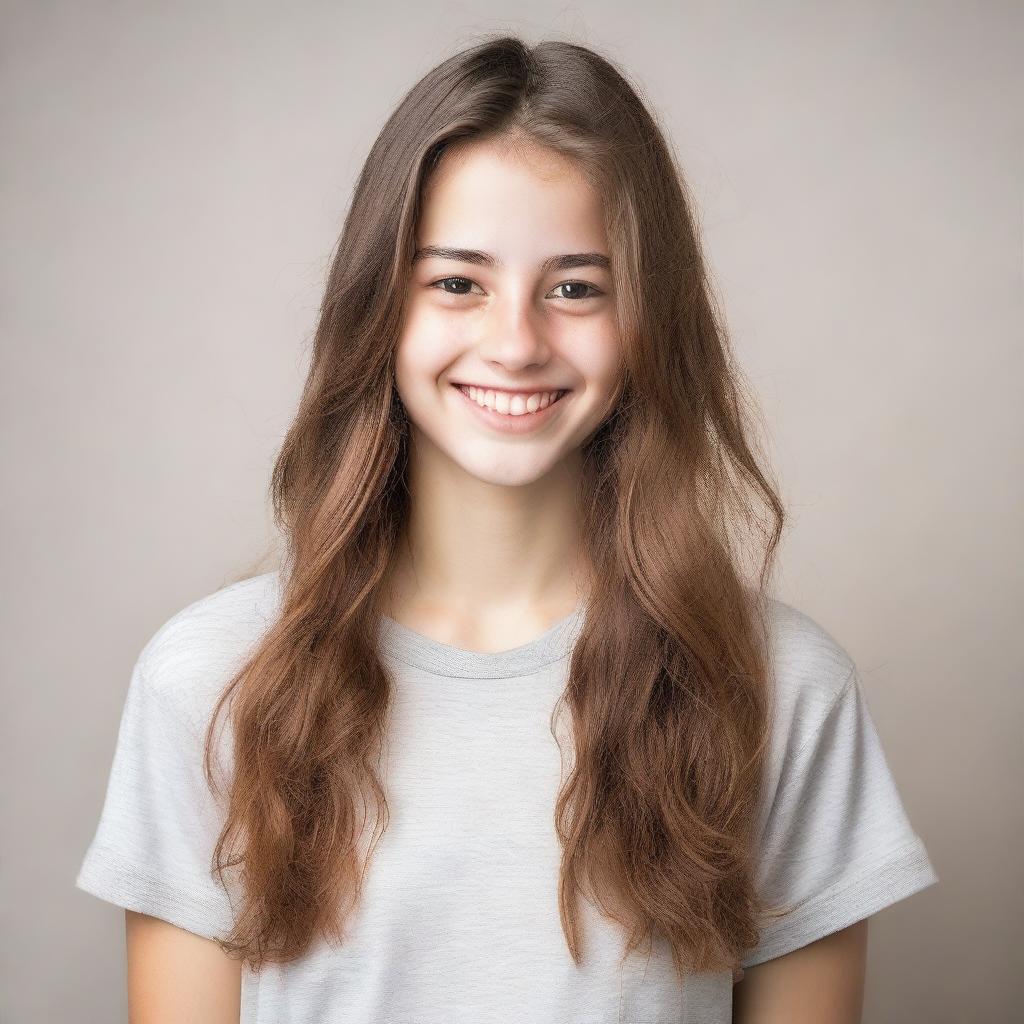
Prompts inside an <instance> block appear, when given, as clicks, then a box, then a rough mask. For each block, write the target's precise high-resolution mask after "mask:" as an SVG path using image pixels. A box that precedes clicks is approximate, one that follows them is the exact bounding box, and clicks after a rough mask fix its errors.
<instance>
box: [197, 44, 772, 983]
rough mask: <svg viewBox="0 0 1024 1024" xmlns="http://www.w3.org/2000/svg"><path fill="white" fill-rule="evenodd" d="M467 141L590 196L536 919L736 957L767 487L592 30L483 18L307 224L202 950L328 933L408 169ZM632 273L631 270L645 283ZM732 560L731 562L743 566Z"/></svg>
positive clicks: (382, 696)
mask: <svg viewBox="0 0 1024 1024" xmlns="http://www.w3.org/2000/svg"><path fill="white" fill-rule="evenodd" d="M487 138H492V139H497V138H501V139H505V140H508V141H510V142H512V143H513V144H514V143H515V142H516V141H517V140H523V141H526V142H529V143H533V144H537V143H539V144H541V145H543V146H545V147H548V148H550V149H552V150H556V151H558V152H559V153H561V154H563V155H565V156H568V157H570V158H572V159H573V160H575V161H576V162H577V163H578V165H579V167H580V168H581V169H582V170H583V172H584V173H585V174H586V175H587V176H588V180H589V181H591V182H593V183H594V184H595V185H596V187H598V188H599V189H600V194H601V195H602V196H603V197H605V204H606V225H607V235H608V240H609V245H610V246H611V250H612V253H611V255H612V264H613V273H614V291H615V294H616V296H617V299H616V301H617V308H616V317H617V322H618V327H619V330H620V337H621V339H622V345H623V350H624V358H625V374H624V378H623V379H624V384H623V387H622V391H621V395H620V400H619V402H618V404H617V406H616V407H615V409H614V410H613V412H612V413H611V414H610V416H609V417H608V419H607V420H606V421H605V422H604V423H603V424H602V425H601V426H600V428H599V429H598V430H597V431H596V433H595V434H594V435H593V436H592V437H591V438H590V440H589V441H588V442H587V444H586V446H585V449H584V452H583V455H584V465H585V471H584V474H583V479H582V483H581V486H582V491H581V493H580V495H579V508H580V513H581V515H582V516H583V517H584V518H585V525H584V528H583V530H582V531H581V532H582V535H583V536H584V537H586V538H587V540H588V544H589V545H590V549H589V559H590V564H591V565H592V566H593V567H594V577H593V580H592V583H591V589H590V592H589V597H588V602H587V612H586V621H585V623H584V626H583V630H582V633H581V634H580V636H579V638H578V640H577V642H576V645H575V647H574V649H573V652H572V655H571V659H570V665H569V675H568V683H567V685H566V688H565V691H564V693H563V695H562V698H561V699H560V701H559V703H560V705H562V704H563V703H564V707H567V708H568V711H569V712H570V718H571V725H572V733H573V737H574V750H573V764H572V771H571V773H570V774H569V775H568V777H567V778H566V779H565V781H564V785H563V786H562V789H561V791H560V792H559V794H558V799H557V804H556V808H555V824H556V829H557V833H558V837H559V840H560V842H561V845H562V861H561V869H560V879H559V887H558V903H559V913H560V916H561V921H562V927H563V931H564V934H565V936H566V941H567V944H568V948H569V950H570V951H571V954H572V956H573V958H574V959H575V960H576V962H577V963H579V962H580V960H581V958H582V956H583V955H584V936H583V934H582V930H581V927H580V921H579V914H578V905H577V901H578V899H579V898H580V897H581V896H583V897H586V898H589V899H592V900H594V901H595V903H597V904H598V905H599V906H600V907H601V908H602V910H603V911H604V912H605V913H606V914H607V915H609V916H610V917H612V918H613V919H615V920H617V921H619V922H620V923H621V925H622V926H623V927H624V929H625V931H626V934H627V936H628V939H629V942H628V948H629V949H634V948H638V947H639V946H640V945H642V944H643V943H644V942H645V941H646V940H647V939H648V938H649V937H650V936H652V935H653V934H655V933H657V934H660V935H662V936H664V938H665V939H667V940H668V942H670V943H671V947H672V950H673V958H674V961H675V963H676V965H677V967H678V968H679V970H680V971H681V972H682V971H706V970H725V969H728V968H734V969H735V968H736V967H737V966H738V963H739V960H740V959H741V957H742V955H743V952H744V950H746V949H749V948H752V947H753V946H755V945H756V944H757V941H758V933H759V925H760V923H761V922H762V921H763V918H764V915H765V914H766V913H770V910H769V908H767V907H765V906H762V905H761V903H760V902H759V899H758V896H757V893H756V889H755V884H754V865H755V862H756V858H755V854H754V849H753V843H754V830H755V821H756V814H757V803H758V793H759V791H760V786H761V779H762V772H763V765H764V762H765V754H766V748H767V743H768V736H769V719H770V711H771V698H770V686H769V678H770V675H769V674H770V654H769V648H768V644H767V643H766V627H765V607H766V606H765V604H764V602H763V600H762V598H763V595H764V593H765V587H766V581H767V579H768V576H769V574H770V568H771V565H772V562H773V558H774V553H775V548H776V545H777V544H778V541H779V537H780V534H781V531H782V524H783V518H784V514H783V508H782V505H781V502H780V500H779V498H778V497H777V496H776V493H775V491H774V490H773V488H772V485H771V484H770V483H769V480H768V479H767V478H766V475H765V473H764V471H763V470H762V468H761V467H760V465H759V459H763V457H762V456H760V455H759V456H758V457H757V458H755V453H754V451H753V450H752V441H751V439H750V438H749V436H748V435H749V429H750V428H749V425H748V418H749V416H750V415H751V413H752V412H753V411H754V403H753V402H752V401H750V399H749V398H748V397H747V395H746V393H745V392H744V390H743V387H742V384H741V380H740V376H739V373H738V370H737V368H736V366H735V364H734V361H733V359H732V357H731V354H730V351H729V345H728V341H727V336H726V331H725V328H724V324H723V321H722V318H721V315H720V314H719V312H718V311H717V309H716V307H715V305H714V303H713V300H712V297H711V288H710V286H709V281H708V274H707V269H706V267H705V261H704V258H703V255H702V252H701V245H700V239H699V236H698V232H697V227H696V224H695V216H694V211H693V208H692V200H691V198H690V196H689V193H688V190H687V186H686V184H685V181H684V178H683V176H682V173H681V171H680V169H679V167H678V164H677V161H676V159H675V157H674V156H673V154H672V152H671V150H670V148H669V146H668V145H667V143H666V141H665V138H664V136H663V133H662V131H661V130H660V129H659V127H658V125H657V124H656V123H655V121H654V119H653V118H652V115H651V114H650V113H649V111H648V110H647V109H646V107H645V105H644V103H643V102H642V100H641V99H640V97H639V95H638V89H637V87H636V86H635V85H632V84H630V83H629V82H628V81H627V80H626V77H625V76H624V75H623V74H622V73H621V72H620V71H618V70H616V68H615V67H614V66H613V64H612V63H611V62H610V61H609V60H608V59H606V58H605V57H603V56H600V55H598V54H597V53H595V52H594V51H593V50H591V49H588V48H586V47H583V46H579V45H575V44H571V43H567V42H557V41H547V42H541V43H538V44H537V45H534V46H527V45H526V44H524V43H523V42H522V41H521V40H519V39H517V38H515V37H508V36H500V37H488V38H486V39H485V40H484V41H483V42H480V43H478V44H477V45H474V46H472V47H471V48H469V49H466V50H464V51H462V52H460V53H457V54H455V55H454V56H451V57H449V58H448V59H446V60H444V61H443V62H442V63H441V64H440V65H438V66H437V67H435V68H434V69H433V70H431V71H430V72H429V73H428V74H427V75H426V76H425V77H424V78H422V80H421V81H419V82H418V83H417V84H416V85H415V86H414V87H413V88H412V89H411V90H410V91H409V92H408V93H407V95H406V96H405V97H404V98H403V99H402V100H401V102H400V103H399V104H398V106H397V108H396V109H395V110H394V112H393V113H392V114H391V116H390V117H389V119H388V120H387V122H386V124H385V125H384V127H383V129H382V130H381V132H380V135H379V136H378V138H377V139H376V141H375V142H374V145H373V147H372V149H371V151H370V154H369V156H368V158H367V160H366V162H365V165H364V166H363V168H362V171H361V173H360V175H359V178H358V182H357V184H356V187H355V190H354V194H353V198H352V202H351V206H350V209H349V212H348V215H347V218H346V221H345V224H344V227H343V230H342V233H341V236H340V239H339V241H338V244H337V248H336V252H335V255H334V258H333V262H332V265H331V269H330V273H329V277H328V281H327V284H326V289H325V293H324V297H323V302H322V306H321V309H320V313H319V319H318V323H317V327H316V332H315V336H314V339H313V351H312V356H311V363H310V368H309V374H308V379H307V381H306V384H305V388H304V391H303V394H302V397H301V400H300V404H299V408H298V411H297V414H296V416H295V419H294V421H293V423H292V424H291V426H290V429H289V431H288V433H287V436H286V438H285V441H284V444H283V446H282V449H281V451H280V453H279V455H278V458H277V461H276V464H275V466H274V471H273V478H272V483H271V487H272V495H273V505H274V513H275V518H276V521H277V524H278V526H279V528H280V529H281V530H282V532H283V534H284V536H285V537H286V539H287V556H286V569H285V570H284V571H283V580H284V582H283V591H282V601H281V610H280V614H279V616H278V617H277V619H276V620H275V622H274V623H273V624H272V626H271V627H270V629H269V630H268V632H267V633H266V634H265V635H264V636H263V637H262V639H261V641H260V643H259V645H258V647H257V648H256V649H255V650H254V651H253V652H252V653H251V655H250V656H249V657H248V659H247V661H246V663H245V664H244V665H243V666H242V667H241V668H240V669H239V670H238V672H237V673H236V674H235V675H234V677H233V678H232V679H231V680H230V682H229V684H228V686H227V687H226V688H225V690H224V692H223V693H222V694H221V696H220V700H219V701H218V703H217V705H216V708H215V712H214V716H213V720H212V721H211V723H210V727H209V731H208V732H207V736H206V742H207V745H206V760H205V765H204V766H205V768H206V771H207V778H208V780H209V781H211V782H212V779H213V773H212V768H211V765H212V754H213V746H214V741H213V734H214V729H215V727H216V721H217V719H218V717H219V716H220V715H221V713H222V712H224V711H228V712H229V715H230V725H231V732H232V740H231V743H232V746H231V749H232V751H233V772H232V780H231V785H230V790H229V793H228V800H227V803H226V807H227V816H226V820H225V822H224V827H223V831H222V832H221V834H220V837H219V841H218V843H217V847H216V850H215V853H214V865H213V867H214V868H215V869H216V871H217V872H218V873H219V875H220V877H221V880H222V882H223V879H224V877H225V873H226V872H227V871H228V869H237V870H238V873H239V879H240V881H241V884H242V888H241V893H242V898H241V900H240V904H239V906H238V908H237V912H236V920H235V927H234V930H233V932H232V934H231V935H230V936H229V937H228V939H227V940H226V941H224V942H222V947H223V948H224V949H225V950H226V951H228V952H230V953H232V955H235V956H237V957H240V958H243V959H245V960H247V961H248V962H249V963H250V965H251V967H252V969H253V970H258V969H259V967H260V966H261V965H262V964H263V963H265V962H279V963H280V962H287V961H289V960H293V959H295V958H297V957H299V956H300V955H302V953H303V952H304V951H305V950H306V949H307V948H308V947H309V946H310V944H311V942H312V941H313V940H314V939H315V938H316V937H317V936H323V937H325V938H326V939H328V940H329V941H341V940H342V938H343V936H344V933H345V930H346V922H347V921H348V915H349V913H350V911H351V909H352V908H353V907H354V906H355V904H356V903H357V902H358V900H359V897H360V893H361V889H362V880H363V876H364V871H365V868H366V865H367V863H368V859H369V856H370V855H371V854H372V849H371V850H369V851H368V850H367V849H366V848H365V847H364V845H363V844H361V842H360V840H361V839H362V838H363V836H364V825H365V822H366V820H367V815H366V813H365V811H366V809H367V808H368V807H373V808H374V809H375V810H376V812H377V814H376V822H375V825H376V827H375V834H376V835H377V836H378V837H379V835H380V834H382V833H383V831H384V829H385V828H386V827H387V801H386V795H385V792H384V788H383V786H382V784H381V781H380V778H379V776H378V774H377V771H376V768H375V764H376V763H377V762H378V759H379V757H380V753H381V749H382V738H383V735H384V729H385V723H386V721H387V716H388V708H389V700H390V695H391V684H390V680H389V677H388V674H387V671H386V669H385V667H384V665H383V664H382V662H381V660H380V657H379V655H378V652H377V649H376V636H377V624H378V619H379V616H380V614H381V611H382V608H383V604H382V601H383V596H382V592H383V584H384V581H385V579H386V577H387V571H388V568H389V565H390V564H391V560H392V556H393V552H394V551H395V548H396V544H397V542H398V539H399V537H400V533H401V526H402V523H403V521H404V517H405V514H406V510H407V508H406V502H407V500H408V492H407V490H406V488H405V486H404V479H405V477H404V475H405V472H406V466H407V456H408V423H407V419H406V418H405V413H404V410H403V408H402V404H401V401H400V399H399V397H398V395H397V392H396V391H395V389H394V386H393V378H394V367H393V356H394V351H395V344H396V341H397V339H398V336H399V331H400V325H401V319H402V306H403V297H404V295H405V293H406V287H407V281H408V275H409V273H410V263H411V257H412V252H413V245H414V239H415V225H416V218H417V215H418V210H419V207H420V203H421V196H422V189H423V186H424V183H425V182H426V180H427V178H428V176H429V175H430V172H431V170H432V169H433V168H434V167H436V166H437V163H438V161H439V160H440V158H441V156H442V154H443V153H444V151H445V149H446V148H447V147H448V146H450V145H453V144H455V143H459V142H463V141H467V140H483V139H487ZM652 284H653V285H656V286H652ZM745 562H749V563H750V564H749V565H745V564H744V563H745Z"/></svg>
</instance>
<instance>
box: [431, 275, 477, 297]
mask: <svg viewBox="0 0 1024 1024" xmlns="http://www.w3.org/2000/svg"><path fill="white" fill-rule="evenodd" d="M450 281H454V282H456V283H457V284H458V285H459V287H460V289H461V286H462V285H470V286H472V284H473V282H472V281H470V279H469V278H468V277H442V278H441V279H440V280H438V281H432V282H431V283H430V284H429V285H428V287H429V288H436V287H437V286H438V285H441V286H442V287H441V289H440V290H441V291H443V292H445V293H446V294H448V295H468V294H469V292H468V291H461V290H459V291H449V289H447V288H445V287H443V286H444V285H446V284H448V283H449V282H450Z"/></svg>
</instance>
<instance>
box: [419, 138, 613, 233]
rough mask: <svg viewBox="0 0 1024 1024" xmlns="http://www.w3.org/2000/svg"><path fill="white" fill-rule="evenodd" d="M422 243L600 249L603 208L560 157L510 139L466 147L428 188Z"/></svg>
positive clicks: (449, 155) (452, 154) (448, 156)
mask: <svg viewBox="0 0 1024 1024" xmlns="http://www.w3.org/2000/svg"><path fill="white" fill-rule="evenodd" d="M499 240H500V241H499ZM417 243H418V244H419V245H451V246H456V245H458V246H465V247H472V248H479V249H490V248H492V247H498V248H502V247H504V246H505V245H508V246H510V247H512V248H523V249H524V250H526V249H535V248H537V247H541V248H544V249H548V248H551V246H552V245H553V244H554V245H556V247H557V246H559V245H564V246H567V247H568V248H565V249H564V250H562V249H560V250H559V251H572V250H573V249H574V248H575V249H582V248H593V249H597V248H601V247H603V246H604V244H605V233H604V208H603V204H602V202H601V197H600V195H599V194H598V192H597V191H596V190H595V189H594V188H593V186H592V185H591V184H590V182H589V181H588V180H587V178H586V176H585V175H584V173H583V172H582V170H581V169H580V168H579V166H578V165H577V164H576V163H575V162H574V161H572V160H570V159H568V158H566V157H564V156H562V155H561V154H560V153H556V152H554V151H552V150H549V149H545V148H543V147H540V146H536V145H533V144H528V143H522V142H519V143H510V142H508V141H507V140H501V141H493V142H492V141H487V142H473V143H471V144H459V145H458V146H457V147H456V148H454V149H453V150H451V151H448V152H446V153H445V154H444V156H443V157H442V159H441V163H440V164H439V166H438V167H437V168H436V169H435V171H434V172H433V174H432V175H431V177H430V178H429V179H428V181H427V183H426V185H425V187H424V190H423V203H422V206H421V210H420V219H419V224H418V231H417Z"/></svg>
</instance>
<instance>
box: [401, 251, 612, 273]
mask: <svg viewBox="0 0 1024 1024" xmlns="http://www.w3.org/2000/svg"><path fill="white" fill-rule="evenodd" d="M431 257H433V258H435V259H441V260H460V261H461V262H463V263H475V264H477V265H478V266H481V267H501V266H502V262H501V260H499V259H498V258H497V257H496V256H492V255H491V254H490V253H489V252H481V251H480V250H479V249H455V248H452V247H450V246H445V245H425V246H424V247H423V248H422V249H417V250H416V252H415V253H413V257H412V262H413V264H416V263H418V262H419V261H420V260H426V259H430V258H431ZM576 267H599V268H600V269H601V270H611V260H609V259H608V257H607V256H605V255H604V253H601V252H572V253H565V254H564V255H561V256H549V257H548V258H547V259H546V260H544V262H543V263H541V265H540V269H541V271H542V272H543V273H545V274H547V273H550V272H551V271H553V270H574V269H575V268H576Z"/></svg>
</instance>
